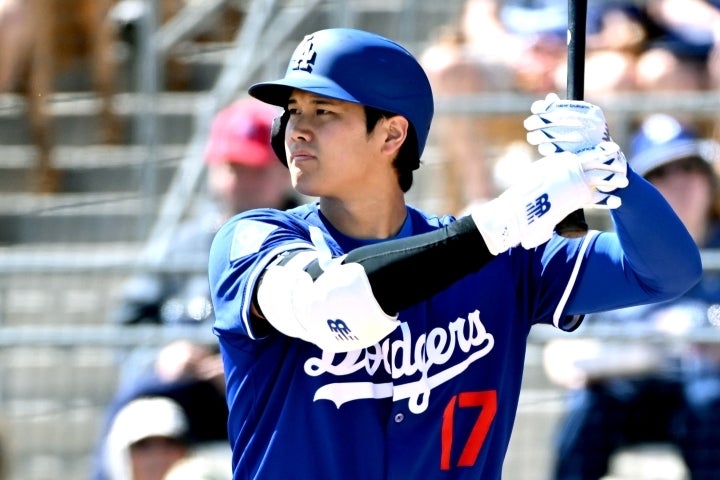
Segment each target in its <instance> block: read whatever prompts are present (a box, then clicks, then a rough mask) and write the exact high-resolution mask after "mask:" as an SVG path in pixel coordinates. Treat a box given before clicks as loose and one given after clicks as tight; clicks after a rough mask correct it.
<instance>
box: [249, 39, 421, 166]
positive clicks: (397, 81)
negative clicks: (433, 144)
mask: <svg viewBox="0 0 720 480" xmlns="http://www.w3.org/2000/svg"><path fill="white" fill-rule="evenodd" d="M294 89H299V90H304V91H307V92H311V93H315V94H317V95H321V96H324V97H328V98H333V99H336V100H343V101H346V102H353V103H358V104H360V105H365V106H368V107H373V108H377V109H380V110H384V111H388V112H391V113H394V114H398V115H402V116H403V117H405V118H407V119H408V122H410V125H411V126H412V128H413V130H414V131H415V134H416V137H417V150H418V157H420V156H421V155H422V152H423V150H424V148H425V143H426V141H427V137H428V134H429V131H430V123H431V121H432V116H433V111H434V105H433V94H432V89H431V87H430V81H429V80H428V78H427V75H426V73H425V71H424V70H423V68H422V67H421V66H420V64H419V63H418V61H417V60H416V59H415V57H413V55H412V54H411V53H410V52H409V51H408V50H406V49H405V48H404V47H402V46H401V45H399V44H398V43H396V42H394V41H392V40H389V39H387V38H385V37H382V36H380V35H377V34H375V33H371V32H366V31H363V30H357V29H351V28H331V29H325V30H320V31H317V32H314V33H311V34H309V35H307V36H305V38H304V39H303V41H302V42H300V44H299V45H298V46H297V48H296V49H295V51H294V53H293V54H292V57H291V59H290V63H289V64H288V67H287V70H286V71H285V76H284V77H283V78H281V79H278V80H274V81H270V82H262V83H257V84H254V85H252V86H251V87H250V88H249V90H248V93H249V94H250V95H252V96H253V97H255V98H257V99H259V100H262V101H263V102H266V103H270V104H272V105H278V106H281V107H287V101H288V99H289V98H290V93H291V92H292V90H294Z"/></svg>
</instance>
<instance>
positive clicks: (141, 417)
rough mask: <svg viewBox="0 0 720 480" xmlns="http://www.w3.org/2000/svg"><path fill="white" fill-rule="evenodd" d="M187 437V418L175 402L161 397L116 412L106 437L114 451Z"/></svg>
mask: <svg viewBox="0 0 720 480" xmlns="http://www.w3.org/2000/svg"><path fill="white" fill-rule="evenodd" d="M187 433H188V421H187V417H186V416H185V412H184V410H183V409H182V407H180V405H178V404H177V402H175V401H173V400H171V399H169V398H164V397H147V398H140V399H137V400H133V401H131V402H129V403H128V404H127V405H125V406H124V407H123V408H122V409H120V411H119V412H118V413H117V415H116V416H115V419H114V421H113V426H112V430H111V432H110V435H111V437H113V440H114V441H113V444H114V445H115V446H116V447H120V448H127V447H129V446H130V445H132V444H134V443H136V442H139V441H140V440H143V439H145V438H150V437H165V438H177V439H183V438H185V437H186V436H187Z"/></svg>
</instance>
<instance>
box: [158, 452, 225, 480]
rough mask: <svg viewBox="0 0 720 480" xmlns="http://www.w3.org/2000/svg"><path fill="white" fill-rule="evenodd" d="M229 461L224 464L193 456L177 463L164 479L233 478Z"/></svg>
mask: <svg viewBox="0 0 720 480" xmlns="http://www.w3.org/2000/svg"><path fill="white" fill-rule="evenodd" d="M231 470H232V468H231V466H230V463H229V462H225V463H223V464H222V465H220V464H218V463H214V462H212V461H211V460H208V459H207V458H204V457H198V456H191V457H188V458H183V459H182V460H180V461H179V462H177V463H175V464H174V465H173V466H172V468H170V470H169V471H168V472H167V474H166V475H165V477H164V478H163V480H232V472H231Z"/></svg>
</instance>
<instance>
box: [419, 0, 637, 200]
mask: <svg viewBox="0 0 720 480" xmlns="http://www.w3.org/2000/svg"><path fill="white" fill-rule="evenodd" d="M601 3H602V5H597V6H595V5H593V6H590V7H589V8H588V29H587V30H588V35H589V39H588V55H587V61H586V71H587V74H586V82H585V83H586V90H587V91H588V92H589V93H598V92H603V91H610V90H616V89H631V88H632V87H633V83H634V74H635V63H634V62H635V58H636V55H637V52H638V50H639V48H640V47H639V45H640V43H641V42H642V40H643V39H644V30H643V29H642V26H641V24H640V22H639V20H638V19H637V15H635V14H634V12H635V10H633V6H632V4H631V2H628V1H625V2H619V1H617V2H601ZM567 15H568V14H567V1H566V0H532V1H527V0H522V1H521V0H505V1H499V0H466V1H465V3H464V4H463V9H462V11H461V15H460V18H458V19H457V21H456V22H454V23H451V24H448V25H445V26H443V28H442V29H440V30H439V32H438V33H437V34H436V35H435V36H434V37H433V38H432V39H431V41H430V43H429V45H428V47H427V48H426V49H425V51H424V52H423V53H422V54H421V56H420V62H421V63H422V65H423V67H424V68H425V70H426V71H427V73H428V77H429V79H430V82H431V84H432V87H433V91H434V92H435V93H436V95H437V98H438V101H439V102H442V101H443V100H453V98H454V99H455V100H456V101H457V100H461V101H462V98H463V96H467V95H472V94H489V95H488V96H487V97H486V98H487V99H488V101H490V102H493V101H494V102H497V105H500V104H501V102H502V101H503V99H502V97H501V95H500V94H503V93H505V94H512V93H525V94H531V95H536V94H538V93H542V94H543V95H544V94H545V93H547V92H549V91H557V92H560V91H562V90H564V89H565V84H566V76H567V73H566V72H567V68H566V66H565V64H566V59H567V41H566V35H567V32H566V31H567V20H568V19H567ZM494 94H497V96H496V97H493V95H494ZM465 105H466V103H463V106H465ZM491 108H493V107H492V106H491ZM524 117H525V114H524V113H522V114H515V113H502V112H493V113H492V114H491V115H473V114H472V113H461V114H454V113H443V112H439V114H438V115H436V118H435V120H434V124H435V130H434V131H433V132H434V133H433V134H432V138H431V140H432V141H433V142H434V143H435V144H436V145H438V147H439V153H440V156H441V159H442V166H443V168H444V169H445V171H444V179H445V192H443V194H442V198H443V199H444V200H445V202H446V205H443V211H449V212H451V213H454V214H457V213H459V212H461V211H463V210H464V209H465V208H466V207H467V206H468V205H470V204H472V203H476V202H483V201H485V200H487V199H490V198H494V197H495V196H496V195H497V194H499V193H501V191H502V185H499V184H498V183H497V182H496V179H495V178H494V176H493V171H494V169H495V165H496V161H497V160H496V159H497V158H498V157H500V156H502V155H503V154H504V153H505V152H506V151H508V148H514V146H515V145H516V144H517V142H524V141H525V133H526V132H525V131H524V129H523V128H522V120H523V118H524Z"/></svg>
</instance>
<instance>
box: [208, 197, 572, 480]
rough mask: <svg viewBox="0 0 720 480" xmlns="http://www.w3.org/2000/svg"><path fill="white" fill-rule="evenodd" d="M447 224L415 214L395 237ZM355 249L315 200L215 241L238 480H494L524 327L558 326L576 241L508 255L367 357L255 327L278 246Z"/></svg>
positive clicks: (257, 216) (414, 311) (228, 228)
mask: <svg viewBox="0 0 720 480" xmlns="http://www.w3.org/2000/svg"><path fill="white" fill-rule="evenodd" d="M452 221H454V219H453V218H452V217H444V218H437V217H431V216H427V215H425V214H423V213H421V212H420V211H418V210H416V209H413V208H411V207H408V217H407V220H406V222H405V225H404V226H403V228H402V230H401V232H400V233H399V234H398V236H407V235H414V234H419V233H424V232H427V231H431V230H433V229H436V228H440V227H442V226H443V225H446V224H448V223H450V222H452ZM361 244H363V242H361V241H358V240H356V239H351V238H348V237H345V236H343V235H342V234H341V233H339V232H337V231H335V230H334V229H332V227H329V226H326V225H325V224H324V223H323V219H322V217H321V215H320V213H319V212H318V210H317V207H316V205H313V204H311V205H307V206H303V207H299V208H297V209H294V210H290V211H287V212H283V211H276V210H255V211H252V212H248V213H245V214H241V215H239V216H236V217H234V218H233V219H232V220H231V221H230V222H229V223H228V224H226V225H225V226H224V227H223V228H222V229H221V230H220V232H219V233H218V235H217V236H216V238H215V240H214V243H213V246H212V249H211V255H210V265H209V267H210V268H209V274H210V283H211V289H212V291H213V302H214V305H215V310H216V321H215V325H214V330H215V333H216V334H217V336H218V338H219V343H220V348H221V353H222V356H223V360H224V364H225V371H226V380H227V400H228V403H229V407H230V418H229V424H228V427H229V437H230V439H231V446H232V450H233V455H232V458H233V471H234V477H233V478H234V479H235V480H240V479H255V478H261V479H310V478H312V479H340V478H342V479H362V480H368V479H397V480H407V479H416V478H423V479H430V480H433V479H438V480H439V479H473V480H477V479H483V480H488V479H498V478H500V475H501V471H502V463H503V458H504V456H505V453H506V450H507V446H508V443H509V440H510V433H511V430H512V426H513V422H514V418H515V411H516V408H517V404H518V397H519V393H520V385H521V380H522V370H523V363H524V357H525V347H526V340H527V335H528V332H529V330H530V327H531V326H532V325H533V324H535V323H552V322H553V315H556V313H557V311H558V308H561V306H562V302H563V299H564V298H567V292H568V291H569V290H568V289H571V288H572V278H574V274H573V268H574V267H575V265H576V261H575V260H576V259H578V258H579V256H580V255H581V253H580V245H581V242H579V241H573V240H562V241H560V242H558V245H559V246H556V248H554V249H549V250H551V252H552V253H551V254H547V253H546V254H545V255H543V254H542V252H543V251H547V250H548V249H545V250H543V249H538V250H536V251H526V250H524V249H513V250H511V251H510V252H509V253H508V254H506V255H502V256H499V257H498V258H496V259H494V260H493V261H492V262H490V263H489V264H488V265H487V266H486V267H485V268H483V269H481V270H480V271H478V272H477V273H474V274H471V275H468V276H467V277H465V278H463V279H462V280H461V281H459V282H457V283H456V284H454V285H453V286H452V287H450V288H448V289H446V290H445V291H443V292H441V293H439V294H437V295H435V296H433V297H431V298H429V299H427V300H426V301H423V302H422V303H419V304H417V305H414V306H413V307H411V308H407V309H405V310H403V311H401V312H400V313H399V320H400V321H401V325H400V327H399V328H397V329H396V330H395V331H394V332H393V333H392V334H391V335H390V336H388V337H386V338H385V339H384V340H383V341H381V342H380V343H378V344H376V345H374V346H372V347H369V348H367V349H364V350H358V351H352V352H349V353H342V354H332V353H328V352H323V351H322V350H321V349H320V348H319V347H317V346H315V345H313V344H311V343H308V342H305V341H302V340H298V339H295V338H290V337H286V336H283V335H281V334H279V333H273V334H270V335H268V336H264V337H263V336H262V335H261V334H260V333H258V332H254V331H253V330H252V327H251V325H250V323H249V321H248V318H249V317H248V316H249V306H250V298H251V292H252V289H253V286H254V284H255V282H256V281H257V278H258V274H259V272H260V271H261V270H262V269H263V268H264V266H265V265H267V263H268V262H270V261H271V260H272V258H274V257H275V256H276V255H277V253H278V252H279V251H281V250H284V249H287V248H295V247H298V248H301V247H305V248H307V246H308V245H314V246H315V248H318V249H319V250H321V251H323V250H324V251H326V253H329V254H332V255H333V256H337V255H341V254H344V253H346V252H347V251H349V250H350V249H352V248H355V247H357V246H359V245H361ZM541 272H543V275H542V276H541ZM398 288H407V287H403V286H402V285H399V286H398Z"/></svg>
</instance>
